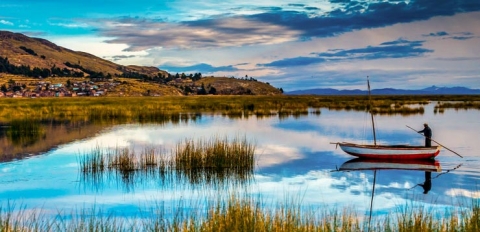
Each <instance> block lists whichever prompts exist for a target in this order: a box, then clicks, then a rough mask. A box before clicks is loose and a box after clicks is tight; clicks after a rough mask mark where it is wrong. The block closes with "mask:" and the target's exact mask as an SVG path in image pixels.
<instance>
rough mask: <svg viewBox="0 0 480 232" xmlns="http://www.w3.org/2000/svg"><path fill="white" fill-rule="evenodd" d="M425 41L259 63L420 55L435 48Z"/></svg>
mask: <svg viewBox="0 0 480 232" xmlns="http://www.w3.org/2000/svg"><path fill="white" fill-rule="evenodd" d="M424 42H425V41H408V40H404V39H398V40H395V41H388V42H384V43H381V44H380V45H379V46H368V47H364V48H356V49H332V50H329V51H328V52H322V53H311V54H314V55H316V56H315V57H294V58H286V59H282V60H277V61H273V62H271V63H267V64H259V66H265V67H280V68H281V67H293V66H304V65H311V64H318V63H323V62H329V61H345V60H375V59H384V58H407V57H419V56H422V55H424V54H425V53H431V52H433V50H430V49H425V48H421V46H422V45H423V43H424Z"/></svg>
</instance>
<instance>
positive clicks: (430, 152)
mask: <svg viewBox="0 0 480 232" xmlns="http://www.w3.org/2000/svg"><path fill="white" fill-rule="evenodd" d="M337 144H338V146H340V148H341V149H342V150H343V151H344V152H346V153H348V154H350V155H353V156H356V157H359V158H369V159H391V160H396V159H434V158H435V157H436V156H437V155H438V154H439V153H440V148H441V146H432V147H424V146H408V145H359V144H353V143H345V142H342V143H337Z"/></svg>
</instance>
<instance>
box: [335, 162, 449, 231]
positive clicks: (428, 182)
mask: <svg viewBox="0 0 480 232" xmlns="http://www.w3.org/2000/svg"><path fill="white" fill-rule="evenodd" d="M457 168H458V167H457ZM368 170H372V171H373V173H374V174H373V185H372V194H371V199H370V210H369V211H370V212H369V217H368V228H370V224H371V220H372V212H373V210H372V208H373V198H374V195H375V183H376V179H377V171H382V170H407V171H423V172H425V181H424V182H423V183H420V184H417V185H415V186H414V187H416V186H421V187H422V188H423V194H427V193H428V192H429V191H430V189H431V188H432V172H441V171H442V168H441V166H440V163H439V162H438V161H437V160H433V159H426V160H385V159H362V158H355V159H351V160H349V161H346V162H345V163H343V164H342V165H341V166H340V168H338V169H337V171H347V172H348V171H368ZM449 171H450V170H449ZM449 171H447V172H449ZM441 174H443V173H440V174H439V175H441ZM437 177H438V175H437Z"/></svg>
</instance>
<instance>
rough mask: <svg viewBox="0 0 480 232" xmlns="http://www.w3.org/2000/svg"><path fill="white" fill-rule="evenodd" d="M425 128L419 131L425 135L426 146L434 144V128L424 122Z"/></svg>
mask: <svg viewBox="0 0 480 232" xmlns="http://www.w3.org/2000/svg"><path fill="white" fill-rule="evenodd" d="M423 127H424V128H423V130H421V131H419V132H418V133H423V134H424V135H425V147H431V146H432V140H431V139H432V129H430V127H428V124H427V123H424V124H423Z"/></svg>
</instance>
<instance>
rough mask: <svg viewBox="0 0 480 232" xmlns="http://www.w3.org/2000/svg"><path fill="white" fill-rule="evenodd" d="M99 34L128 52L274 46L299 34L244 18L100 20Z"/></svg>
mask: <svg viewBox="0 0 480 232" xmlns="http://www.w3.org/2000/svg"><path fill="white" fill-rule="evenodd" d="M96 24H97V28H99V29H97V31H98V32H99V33H100V34H102V35H104V36H106V37H113V38H114V39H111V40H107V41H106V42H108V43H120V44H128V45H129V46H130V47H129V48H127V49H126V51H140V50H147V49H151V48H155V47H163V48H180V49H187V48H200V47H201V48H213V47H230V46H245V45H253V44H273V43H281V42H285V41H291V40H294V38H296V37H297V36H298V33H297V32H294V31H291V30H287V28H284V27H282V26H278V25H270V24H266V23H262V22H257V21H253V20H248V19H245V18H243V17H231V18H221V19H208V20H198V21H192V22H180V23H166V22H162V21H157V20H151V19H141V18H131V17H123V18H120V19H104V20H98V22H96Z"/></svg>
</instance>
